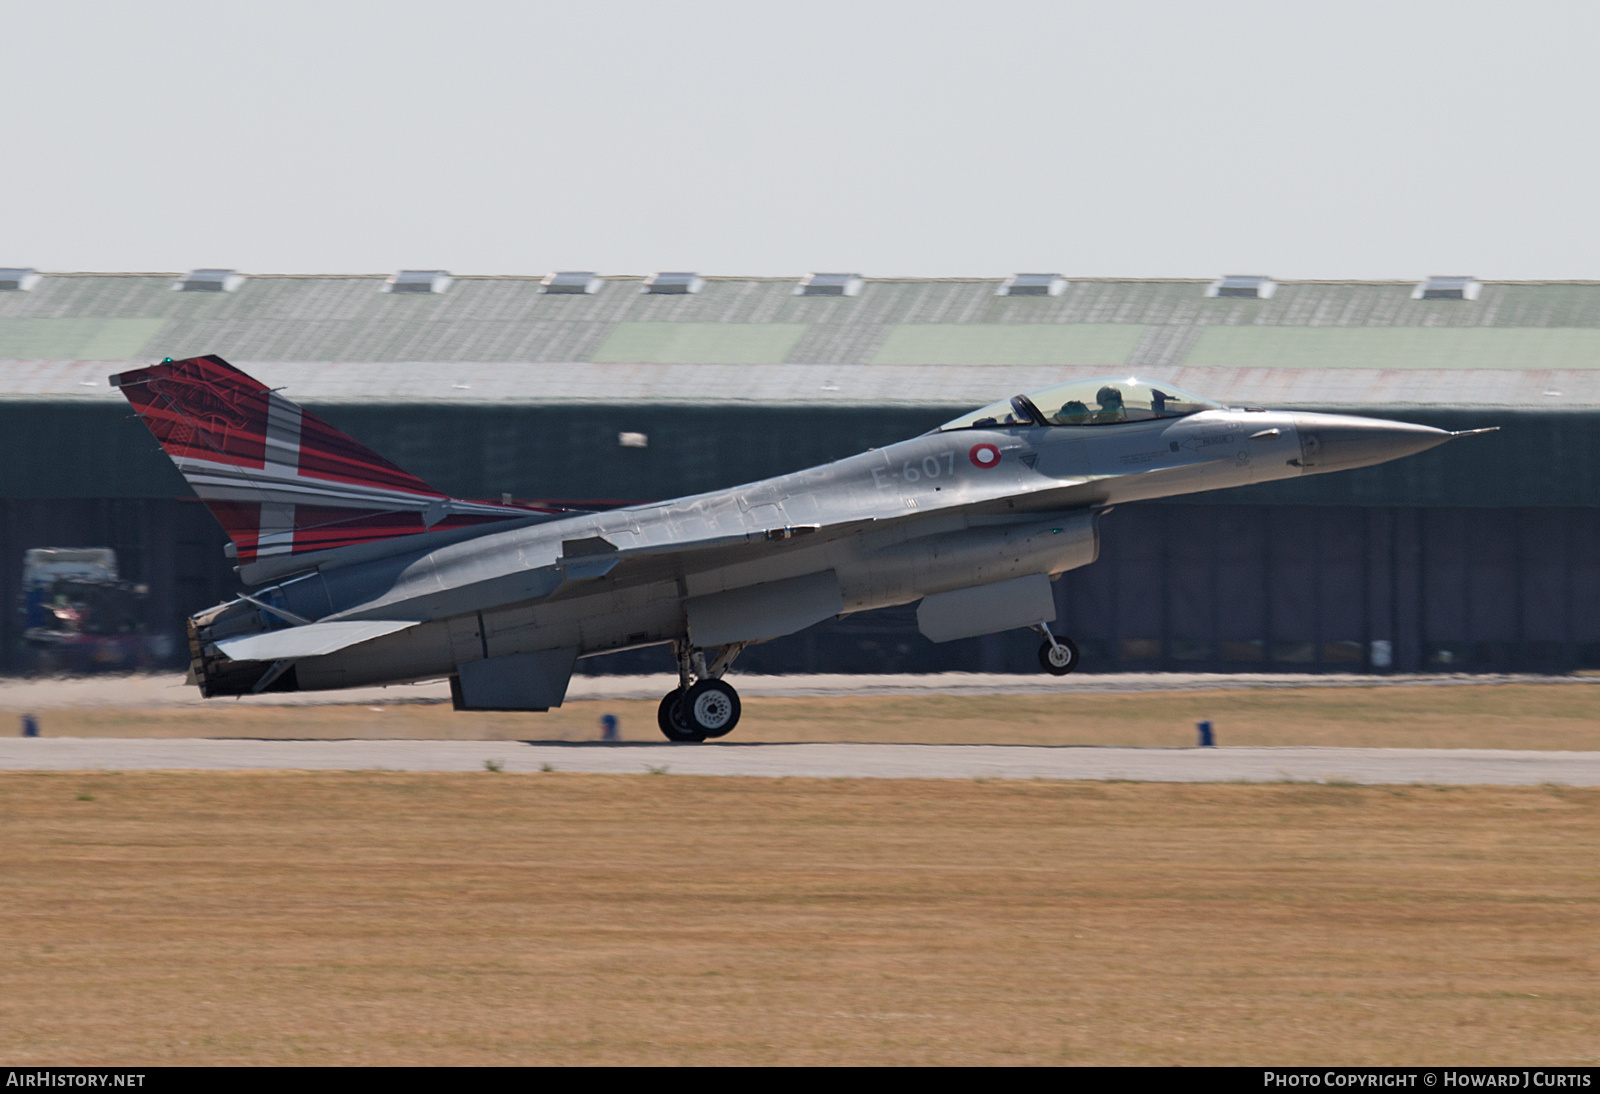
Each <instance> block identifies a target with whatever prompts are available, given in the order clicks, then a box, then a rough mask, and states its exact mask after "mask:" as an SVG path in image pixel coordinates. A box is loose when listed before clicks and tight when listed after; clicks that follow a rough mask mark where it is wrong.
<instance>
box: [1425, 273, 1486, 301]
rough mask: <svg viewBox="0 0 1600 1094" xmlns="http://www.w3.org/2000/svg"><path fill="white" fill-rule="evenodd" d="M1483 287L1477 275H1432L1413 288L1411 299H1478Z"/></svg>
mask: <svg viewBox="0 0 1600 1094" xmlns="http://www.w3.org/2000/svg"><path fill="white" fill-rule="evenodd" d="M1481 288H1483V286H1482V285H1481V284H1479V282H1478V279H1477V278H1475V277H1430V278H1428V280H1426V281H1424V282H1423V283H1422V284H1420V285H1418V286H1417V287H1416V288H1414V289H1412V290H1411V299H1413V300H1476V299H1478V290H1479V289H1481Z"/></svg>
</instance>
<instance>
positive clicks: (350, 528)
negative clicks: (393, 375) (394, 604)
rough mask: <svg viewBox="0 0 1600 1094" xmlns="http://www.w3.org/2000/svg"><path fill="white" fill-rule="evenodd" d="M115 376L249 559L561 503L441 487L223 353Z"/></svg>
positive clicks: (518, 513) (237, 548) (462, 523)
mask: <svg viewBox="0 0 1600 1094" xmlns="http://www.w3.org/2000/svg"><path fill="white" fill-rule="evenodd" d="M111 384H112V386H113V387H118V388H121V389H122V393H123V394H124V395H125V396H126V397H127V399H128V401H129V402H130V403H132V404H133V408H134V410H135V411H136V412H137V413H138V415H139V417H140V418H141V419H142V420H143V421H144V423H145V425H146V426H148V427H149V429H150V432H151V433H153V434H154V435H155V438H156V440H157V441H159V442H160V444H161V447H162V448H163V449H165V450H166V453H167V455H168V456H170V457H171V458H172V462H173V463H175V464H176V465H177V467H178V470H179V471H180V472H181V473H182V474H183V477H184V479H185V480H187V481H188V483H189V485H190V486H191V487H193V489H194V492H195V493H196V494H198V495H199V496H200V499H201V500H202V501H204V502H205V503H206V505H207V507H208V508H210V510H211V512H212V515H214V516H215V517H216V518H217V520H218V521H219V522H220V523H221V524H222V526H223V528H224V529H226V530H227V532H228V537H229V538H230V539H231V540H232V541H233V546H234V551H235V553H236V555H237V557H238V558H239V560H240V561H241V562H250V561H253V560H255V559H257V558H262V557H270V556H273V555H287V554H296V553H301V552H306V551H320V550H327V549H330V548H334V547H344V546H348V545H350V544H355V543H368V542H372V541H374V540H381V539H392V538H394V537H396V536H405V535H413V534H416V533H418V532H423V531H427V530H429V529H432V528H435V527H444V528H457V527H464V526H468V525H475V524H483V523H486V522H491V521H501V520H512V519H516V518H518V517H526V516H529V515H532V514H536V513H553V512H556V510H551V509H543V508H534V507H529V506H518V505H495V504H490V503H485V502H472V501H461V500H459V499H456V498H452V497H449V496H447V495H445V494H443V493H440V492H439V491H438V490H435V489H434V488H433V487H431V486H429V485H428V484H427V483H425V482H423V481H422V480H421V479H419V478H417V477H416V476H414V475H411V474H408V473H407V472H405V471H402V470H401V469H400V468H398V467H396V466H395V465H394V464H392V463H390V462H389V461H388V460H386V459H384V458H383V457H382V456H380V455H378V454H377V453H376V452H373V451H372V450H371V449H369V448H367V447H365V446H364V445H362V444H361V443H360V442H359V441H356V440H355V439H354V438H352V437H349V436H347V435H346V434H344V433H341V432H339V431H338V430H337V429H334V428H333V427H332V426H330V425H329V424H328V423H326V422H324V421H322V419H320V418H318V417H317V416H316V415H314V414H312V413H310V412H309V411H306V410H304V409H302V408H301V407H298V406H296V405H295V404H294V403H292V402H290V401H289V400H288V399H286V398H284V397H283V396H281V395H279V394H278V393H277V392H275V391H269V390H268V389H267V387H266V386H265V385H264V384H262V383H260V382H259V381H257V380H255V379H253V378H252V377H250V376H247V375H246V374H245V373H243V372H240V371H239V370H238V369H236V368H234V367H233V366H232V365H230V364H228V362H226V361H224V360H223V359H222V358H220V357H214V356H213V357H192V358H189V359H188V360H184V361H170V360H169V361H163V362H162V363H161V364H159V365H153V366H151V367H150V368H144V369H138V370H135V371H133V372H124V373H122V374H120V375H117V376H113V377H111Z"/></svg>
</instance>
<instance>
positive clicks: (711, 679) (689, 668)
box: [656, 642, 745, 744]
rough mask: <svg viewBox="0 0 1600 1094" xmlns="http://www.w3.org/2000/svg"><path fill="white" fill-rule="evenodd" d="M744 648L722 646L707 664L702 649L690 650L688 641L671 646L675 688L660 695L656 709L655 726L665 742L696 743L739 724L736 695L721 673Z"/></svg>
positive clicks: (727, 731)
mask: <svg viewBox="0 0 1600 1094" xmlns="http://www.w3.org/2000/svg"><path fill="white" fill-rule="evenodd" d="M744 646H745V644H744V643H743V642H736V643H734V644H733V645H731V646H723V647H722V648H721V649H720V650H719V651H718V652H717V656H716V657H715V658H714V659H713V660H712V662H711V664H710V665H707V664H706V655H705V651H704V650H696V649H692V648H691V647H690V646H689V644H688V643H687V642H674V643H673V644H672V652H673V654H674V655H675V656H676V657H677V659H678V686H677V688H676V689H674V690H672V691H669V692H667V694H666V695H664V696H662V697H661V705H660V706H659V707H657V708H656V724H657V725H659V726H660V727H661V732H662V734H663V735H664V736H665V737H666V738H667V740H669V741H675V742H678V743H680V744H698V743H700V742H701V741H705V740H709V739H711V738H713V737H724V736H726V735H727V734H728V733H730V732H732V730H733V727H734V726H736V725H738V724H739V693H738V692H737V691H734V690H733V685H732V684H730V683H728V682H727V681H726V680H724V679H722V674H723V673H725V672H727V671H728V666H729V665H731V664H733V659H734V658H735V657H738V656H739V651H741V650H743V649H744Z"/></svg>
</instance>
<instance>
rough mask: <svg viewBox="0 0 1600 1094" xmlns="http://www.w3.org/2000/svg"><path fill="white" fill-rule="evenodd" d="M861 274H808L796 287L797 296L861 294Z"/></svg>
mask: <svg viewBox="0 0 1600 1094" xmlns="http://www.w3.org/2000/svg"><path fill="white" fill-rule="evenodd" d="M861 285H862V281H861V275H860V274H853V273H814V274H807V275H806V276H805V277H804V278H802V279H801V280H800V284H798V285H796V286H795V288H794V294H795V295H796V296H860V295H861Z"/></svg>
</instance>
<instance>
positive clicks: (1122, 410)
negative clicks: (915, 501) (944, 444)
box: [939, 377, 1223, 430]
mask: <svg viewBox="0 0 1600 1094" xmlns="http://www.w3.org/2000/svg"><path fill="white" fill-rule="evenodd" d="M1221 409H1223V407H1222V404H1221V403H1214V402H1212V401H1211V400H1210V399H1202V398H1201V397H1200V396H1198V395H1194V394H1191V393H1190V392H1187V391H1184V390H1183V389H1182V388H1179V387H1173V386H1172V385H1171V384H1163V383H1151V382H1150V381H1148V380H1139V379H1135V378H1133V377H1128V378H1125V379H1124V378H1117V377H1102V378H1100V379H1096V380H1074V381H1072V382H1071V383H1066V384H1056V385H1055V386H1053V387H1046V388H1040V389H1039V390H1038V391H1030V392H1028V393H1027V394H1026V395H1014V396H1012V397H1011V398H1010V399H1005V400H1002V401H1001V402H998V403H990V404H989V405H988V406H986V407H984V408H983V409H982V410H974V411H972V412H971V413H969V414H963V415H962V416H961V417H959V418H956V419H954V420H953V421H948V422H946V423H945V424H944V425H942V426H940V427H939V428H940V429H941V430H945V429H985V428H993V427H996V426H1006V425H1115V424H1117V423H1119V422H1147V421H1150V420H1152V419H1154V418H1181V417H1183V416H1184V415H1186V414H1197V413H1199V412H1200V411H1202V410H1221Z"/></svg>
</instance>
